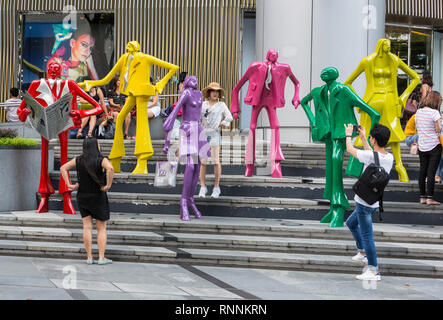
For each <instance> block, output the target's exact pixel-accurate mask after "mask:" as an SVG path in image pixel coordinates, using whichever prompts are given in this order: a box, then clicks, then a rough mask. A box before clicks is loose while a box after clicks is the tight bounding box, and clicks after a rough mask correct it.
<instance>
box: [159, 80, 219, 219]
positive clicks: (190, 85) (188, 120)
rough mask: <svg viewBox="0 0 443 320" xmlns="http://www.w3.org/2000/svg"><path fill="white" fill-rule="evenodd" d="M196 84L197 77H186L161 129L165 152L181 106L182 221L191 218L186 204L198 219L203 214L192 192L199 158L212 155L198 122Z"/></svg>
mask: <svg viewBox="0 0 443 320" xmlns="http://www.w3.org/2000/svg"><path fill="white" fill-rule="evenodd" d="M197 86H198V79H197V77H195V76H188V77H186V79H185V82H184V83H183V92H182V94H181V96H180V99H179V100H178V103H177V105H176V107H175V108H174V110H173V111H172V112H171V114H170V115H169V117H168V118H167V119H166V121H165V123H164V124H163V129H164V130H165V131H166V138H165V147H164V148H163V152H164V153H166V154H167V153H168V150H169V146H170V138H169V136H170V135H169V132H170V131H171V130H172V128H173V126H174V120H175V118H176V117H177V114H178V112H179V111H180V110H181V109H183V111H182V112H183V117H182V124H181V126H180V135H179V160H180V162H181V163H185V164H186V169H185V176H184V179H183V190H182V197H181V200H180V219H182V220H185V221H189V220H191V219H190V218H189V210H188V206H189V207H191V208H192V210H193V211H194V214H195V217H196V218H197V219H201V218H202V215H201V213H200V211H199V210H198V209H197V206H196V205H195V203H194V193H195V190H196V188H197V183H198V178H199V174H200V165H201V161H200V160H201V159H202V158H203V159H204V158H209V157H210V156H211V153H210V148H209V143H208V140H207V139H206V135H205V133H204V131H203V129H202V127H201V125H200V118H201V109H202V102H203V96H202V93H201V91H199V90H197Z"/></svg>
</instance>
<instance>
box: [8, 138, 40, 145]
mask: <svg viewBox="0 0 443 320" xmlns="http://www.w3.org/2000/svg"><path fill="white" fill-rule="evenodd" d="M37 144H38V143H37V141H35V140H34V139H26V138H21V137H15V138H0V146H17V147H34V146H36V145H37Z"/></svg>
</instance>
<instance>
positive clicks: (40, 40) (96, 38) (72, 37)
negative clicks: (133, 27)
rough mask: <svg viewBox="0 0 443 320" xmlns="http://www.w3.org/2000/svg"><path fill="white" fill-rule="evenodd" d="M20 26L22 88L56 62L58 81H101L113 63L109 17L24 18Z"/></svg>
mask: <svg viewBox="0 0 443 320" xmlns="http://www.w3.org/2000/svg"><path fill="white" fill-rule="evenodd" d="M23 20H24V24H23V42H22V43H23V51H22V66H23V78H22V88H23V89H26V88H27V87H28V86H29V84H30V83H31V82H32V80H35V79H38V78H41V77H43V76H44V72H45V71H46V65H47V64H48V63H49V62H51V61H53V60H56V61H58V62H60V63H61V65H62V78H63V79H69V80H74V81H77V82H80V81H83V80H87V79H91V80H96V79H101V78H103V77H104V76H105V75H106V74H107V73H108V72H109V71H110V70H111V68H112V66H113V62H114V14H113V13H74V14H73V13H72V12H71V13H69V14H63V13H56V14H26V15H24V19H23Z"/></svg>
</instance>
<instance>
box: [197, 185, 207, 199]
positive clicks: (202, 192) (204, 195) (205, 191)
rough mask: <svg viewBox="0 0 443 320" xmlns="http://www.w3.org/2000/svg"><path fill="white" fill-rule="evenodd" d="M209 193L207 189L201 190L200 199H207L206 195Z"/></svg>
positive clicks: (202, 188)
mask: <svg viewBox="0 0 443 320" xmlns="http://www.w3.org/2000/svg"><path fill="white" fill-rule="evenodd" d="M207 192H208V189H207V188H206V187H201V188H200V193H199V194H198V197H199V198H206V193H207Z"/></svg>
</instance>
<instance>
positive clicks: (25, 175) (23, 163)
mask: <svg viewBox="0 0 443 320" xmlns="http://www.w3.org/2000/svg"><path fill="white" fill-rule="evenodd" d="M49 159H50V162H49V163H50V165H53V163H54V151H53V149H52V150H50V153H49ZM40 161H41V152H40V146H39V143H38V140H35V139H28V138H22V137H18V136H17V130H15V129H0V212H4V211H14V210H35V209H36V206H37V200H36V192H37V189H38V184H39V181H40ZM51 169H52V168H50V170H51Z"/></svg>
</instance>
